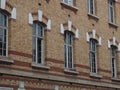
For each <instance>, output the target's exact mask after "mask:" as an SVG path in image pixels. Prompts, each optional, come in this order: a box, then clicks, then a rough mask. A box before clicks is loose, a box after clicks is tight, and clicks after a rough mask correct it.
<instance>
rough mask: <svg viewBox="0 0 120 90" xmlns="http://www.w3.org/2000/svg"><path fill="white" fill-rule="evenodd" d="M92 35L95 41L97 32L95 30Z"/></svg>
mask: <svg viewBox="0 0 120 90" xmlns="http://www.w3.org/2000/svg"><path fill="white" fill-rule="evenodd" d="M92 34H93V38H94V39H95V36H96V31H95V30H92Z"/></svg>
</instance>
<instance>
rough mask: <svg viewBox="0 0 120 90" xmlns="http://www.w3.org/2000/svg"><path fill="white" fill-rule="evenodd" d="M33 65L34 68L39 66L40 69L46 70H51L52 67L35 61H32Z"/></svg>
mask: <svg viewBox="0 0 120 90" xmlns="http://www.w3.org/2000/svg"><path fill="white" fill-rule="evenodd" d="M31 66H32V67H33V68H39V69H45V70H49V69H50V67H48V66H45V65H42V64H38V63H34V62H32V64H31Z"/></svg>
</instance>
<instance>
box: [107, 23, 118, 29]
mask: <svg viewBox="0 0 120 90" xmlns="http://www.w3.org/2000/svg"><path fill="white" fill-rule="evenodd" d="M108 24H109V25H110V26H112V27H115V28H118V25H117V24H115V23H112V22H109V23H108Z"/></svg>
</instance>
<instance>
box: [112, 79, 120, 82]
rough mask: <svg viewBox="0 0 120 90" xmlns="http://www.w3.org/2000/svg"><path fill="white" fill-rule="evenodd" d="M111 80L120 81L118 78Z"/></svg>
mask: <svg viewBox="0 0 120 90" xmlns="http://www.w3.org/2000/svg"><path fill="white" fill-rule="evenodd" d="M112 81H117V82H120V79H118V78H112Z"/></svg>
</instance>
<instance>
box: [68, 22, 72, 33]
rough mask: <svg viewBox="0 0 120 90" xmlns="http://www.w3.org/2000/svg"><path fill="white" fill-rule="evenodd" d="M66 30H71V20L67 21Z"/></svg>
mask: <svg viewBox="0 0 120 90" xmlns="http://www.w3.org/2000/svg"><path fill="white" fill-rule="evenodd" d="M68 30H69V31H71V30H72V22H71V21H68Z"/></svg>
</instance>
